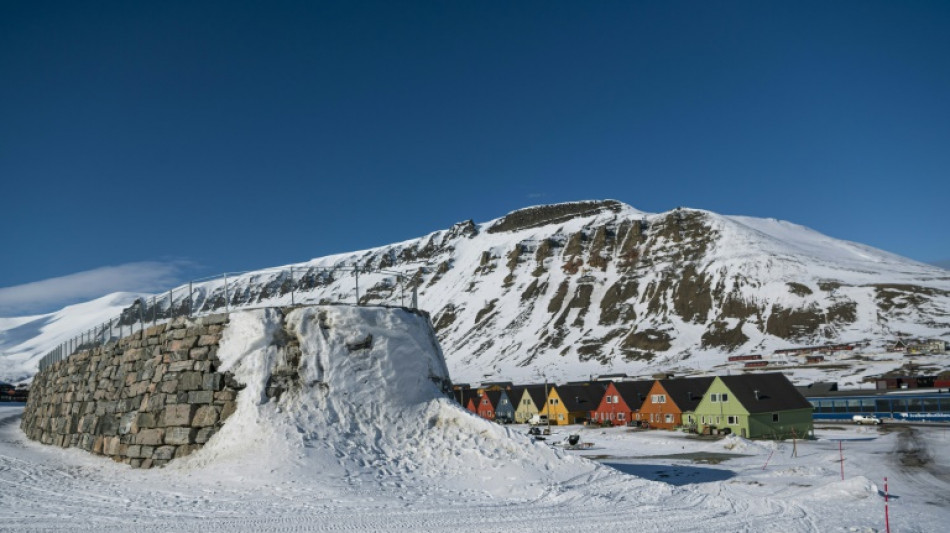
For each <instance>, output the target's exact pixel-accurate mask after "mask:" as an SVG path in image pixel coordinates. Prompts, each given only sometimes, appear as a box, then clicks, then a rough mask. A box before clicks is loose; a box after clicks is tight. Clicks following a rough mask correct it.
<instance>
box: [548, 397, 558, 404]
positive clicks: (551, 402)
mask: <svg viewBox="0 0 950 533" xmlns="http://www.w3.org/2000/svg"><path fill="white" fill-rule="evenodd" d="M548 403H550V404H551V405H557V404H558V401H557V398H551V399H550V400H548Z"/></svg>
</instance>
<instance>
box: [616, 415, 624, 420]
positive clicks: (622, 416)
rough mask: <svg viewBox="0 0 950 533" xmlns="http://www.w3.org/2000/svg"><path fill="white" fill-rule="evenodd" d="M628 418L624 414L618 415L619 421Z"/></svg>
mask: <svg viewBox="0 0 950 533" xmlns="http://www.w3.org/2000/svg"><path fill="white" fill-rule="evenodd" d="M624 418H626V417H625V416H624V414H623V413H617V420H623V419H624Z"/></svg>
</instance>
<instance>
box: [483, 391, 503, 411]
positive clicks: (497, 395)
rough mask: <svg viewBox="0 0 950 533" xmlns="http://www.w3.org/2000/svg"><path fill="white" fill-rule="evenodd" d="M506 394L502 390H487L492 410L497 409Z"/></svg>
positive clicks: (486, 393)
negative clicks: (502, 396)
mask: <svg viewBox="0 0 950 533" xmlns="http://www.w3.org/2000/svg"><path fill="white" fill-rule="evenodd" d="M504 393H505V391H500V390H487V391H485V396H487V397H488V401H489V402H491V405H492V408H496V409H497V408H498V402H499V400H501V395H502V394H504Z"/></svg>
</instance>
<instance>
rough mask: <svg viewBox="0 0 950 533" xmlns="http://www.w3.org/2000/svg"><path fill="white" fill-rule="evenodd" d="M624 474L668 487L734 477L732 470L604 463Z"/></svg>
mask: <svg viewBox="0 0 950 533" xmlns="http://www.w3.org/2000/svg"><path fill="white" fill-rule="evenodd" d="M604 464H605V465H607V466H609V467H611V468H614V469H616V470H619V471H620V472H623V473H624V474H630V475H631V476H637V477H642V478H644V479H649V480H651V481H661V482H663V483H667V484H669V485H673V486H676V487H680V486H683V485H690V484H693V483H712V482H715V481H725V480H727V479H730V478H733V477H735V476H736V473H735V472H733V471H732V470H724V469H721V468H706V467H702V466H685V465H642V464H621V463H604Z"/></svg>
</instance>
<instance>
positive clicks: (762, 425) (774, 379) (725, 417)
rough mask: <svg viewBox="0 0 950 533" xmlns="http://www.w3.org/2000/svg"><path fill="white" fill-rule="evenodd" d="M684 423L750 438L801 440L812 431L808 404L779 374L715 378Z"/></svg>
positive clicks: (810, 412)
mask: <svg viewBox="0 0 950 533" xmlns="http://www.w3.org/2000/svg"><path fill="white" fill-rule="evenodd" d="M684 418H685V420H684V422H685V423H686V424H687V425H689V426H690V427H692V428H693V429H695V430H696V431H702V429H703V428H704V427H709V428H714V429H717V430H723V429H726V428H728V429H729V430H730V431H731V432H732V433H734V434H736V435H739V436H742V437H747V438H750V439H789V438H794V437H798V438H802V437H806V436H808V435H811V434H812V432H813V431H814V425H813V423H812V405H811V404H810V403H809V402H808V400H806V399H805V397H804V396H802V394H801V393H800V392H799V391H798V389H796V388H795V386H794V385H792V383H791V382H790V381H789V380H788V378H786V377H785V375H784V374H780V373H768V374H744V375H738V376H719V377H716V379H714V380H713V382H712V384H711V385H710V386H709V389H708V390H707V391H706V394H704V395H703V399H702V401H700V402H699V405H698V406H696V409H695V410H693V412H691V413H688V414H685V413H684Z"/></svg>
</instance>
